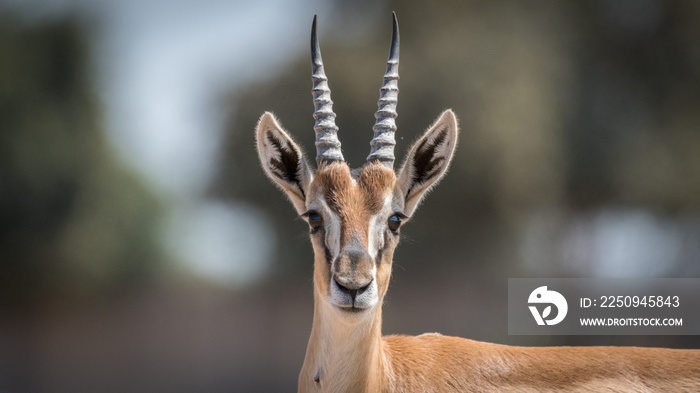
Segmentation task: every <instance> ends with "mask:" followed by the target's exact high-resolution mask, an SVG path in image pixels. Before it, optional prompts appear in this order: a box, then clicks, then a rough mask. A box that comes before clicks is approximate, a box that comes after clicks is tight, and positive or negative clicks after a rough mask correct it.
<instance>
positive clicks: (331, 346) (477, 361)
mask: <svg viewBox="0 0 700 393" xmlns="http://www.w3.org/2000/svg"><path fill="white" fill-rule="evenodd" d="M257 138H258V150H259V154H260V158H261V162H262V163H263V166H264V167H265V171H266V173H267V174H268V176H269V177H270V178H271V179H272V180H273V181H275V182H276V183H277V184H278V185H280V187H281V188H282V189H283V190H284V191H285V192H286V193H287V195H288V196H289V197H290V199H291V200H292V202H293V203H294V204H295V207H296V208H297V211H299V213H300V214H302V213H303V212H304V211H306V209H312V210H318V211H317V213H320V214H322V215H323V220H324V226H323V227H322V230H321V229H319V231H317V232H315V234H312V236H311V239H312V244H313V247H314V317H313V326H312V329H311V336H310V338H309V344H308V347H307V351H306V357H305V359H304V365H303V366H302V369H301V373H300V374H299V392H372V393H374V392H387V393H388V392H505V393H515V392H518V393H532V392H639V393H642V392H644V393H647V392H663V393H675V392H700V351H698V350H678V349H659V348H635V347H550V348H546V347H545V348H526V347H512V346H504V345H496V344H488V343H482V342H477V341H472V340H467V339H463V338H457V337H447V336H442V335H439V334H435V333H433V334H424V335H421V336H417V337H408V336H387V337H382V334H381V333H382V332H381V326H382V302H383V299H384V296H385V295H386V292H387V289H388V286H389V281H390V277H391V268H392V262H393V254H394V249H395V248H396V246H397V245H398V239H399V237H398V235H397V234H396V233H392V232H391V231H389V230H388V229H387V228H388V224H387V220H388V219H389V217H391V216H392V215H394V214H396V213H397V212H398V213H403V214H405V215H406V216H410V215H411V214H412V213H413V210H414V209H415V208H416V206H417V204H418V203H419V201H420V200H421V198H422V196H423V194H424V193H425V192H426V190H429V189H430V188H431V187H432V186H433V185H435V184H436V183H437V182H438V181H439V180H440V178H441V177H442V176H443V175H444V173H445V171H446V169H447V166H448V165H449V161H450V160H451V158H452V154H453V151H454V147H455V144H456V141H457V121H456V118H455V116H454V114H453V113H452V112H451V111H446V112H444V113H443V115H442V116H441V117H440V119H439V120H438V121H437V122H436V123H435V124H434V125H433V126H432V127H431V128H430V129H429V130H428V131H427V132H426V133H425V134H424V135H423V137H421V138H420V139H419V140H418V141H417V142H416V144H415V145H414V147H413V148H412V149H411V150H410V152H409V156H408V158H407V160H406V163H405V164H404V167H403V168H402V170H401V175H400V177H399V179H397V177H396V175H395V173H394V171H393V170H391V169H388V168H387V167H385V166H383V165H381V164H375V163H368V164H366V165H365V166H364V167H362V168H360V169H358V170H355V171H351V170H350V168H349V167H348V166H347V164H345V163H339V162H335V163H332V164H324V165H323V166H322V167H321V168H319V169H318V171H317V172H316V173H315V174H312V173H311V172H310V171H309V170H308V167H307V165H306V161H305V160H304V159H303V157H302V156H301V149H299V147H298V146H297V145H296V144H295V143H294V142H293V141H292V140H291V138H290V137H289V136H288V135H287V133H286V132H284V130H282V129H281V127H280V126H279V125H278V124H277V122H275V121H274V118H273V117H272V115H266V116H264V117H263V119H261V121H260V125H259V127H258V133H257ZM268 142H269V143H268ZM273 142H274V143H273ZM280 149H282V150H284V151H280ZM283 154H284V155H283ZM281 157H284V158H285V159H284V160H282V159H281ZM277 158H279V159H277ZM297 158H298V160H297ZM275 159H277V161H275ZM284 163H286V164H285V165H288V166H282V164H284ZM290 168H291V169H293V170H290ZM420 173H423V174H425V176H424V177H422V178H421V176H419V174H420ZM290 179H291V180H290ZM302 195H305V199H302V198H301V196H302ZM334 226H339V228H335V227H334ZM329 243H332V244H330V245H329ZM331 245H332V246H334V247H335V248H336V249H337V255H329V252H328V250H329V248H330V246H331ZM358 250H359V251H358ZM373 253H374V255H372V254H373ZM329 258H330V259H329ZM339 277H340V278H342V280H341V281H343V283H340V281H338V279H339ZM367 283H371V284H372V285H375V286H376V289H367V291H365V293H366V294H368V293H371V295H372V296H373V297H372V298H371V299H373V300H374V302H366V303H365V305H366V306H364V308H360V309H358V310H357V311H355V312H350V311H347V308H348V307H347V303H343V301H344V300H343V299H345V300H347V299H348V296H350V295H348V294H347V293H344V292H343V291H342V290H339V289H338V288H340V287H338V286H337V285H338V284H341V285H342V286H344V287H345V288H346V290H348V289H350V288H351V287H350V286H348V285H354V284H357V285H356V286H353V287H352V288H355V289H359V288H361V287H362V286H363V285H365V284H367ZM366 288H370V286H369V285H368V286H367V287H366ZM372 291H374V292H372ZM348 293H349V292H348ZM339 296H340V298H341V300H340V303H338V300H337V298H338V297H339ZM343 296H345V297H343ZM358 296H359V295H358ZM365 299H367V297H366V298H365ZM355 301H356V299H355V297H353V298H352V307H355ZM334 302H335V303H334ZM358 304H359V303H358Z"/></svg>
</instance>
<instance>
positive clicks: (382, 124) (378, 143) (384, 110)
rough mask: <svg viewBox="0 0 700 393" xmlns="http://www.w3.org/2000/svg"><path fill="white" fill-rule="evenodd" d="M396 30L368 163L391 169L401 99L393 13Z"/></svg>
mask: <svg viewBox="0 0 700 393" xmlns="http://www.w3.org/2000/svg"><path fill="white" fill-rule="evenodd" d="M392 16H393V20H394V28H393V32H392V34H391V48H390V49H389V60H387V64H386V73H385V74H384V82H383V83H382V87H381V89H379V101H378V102H377V105H378V107H379V109H378V110H377V112H376V113H375V114H374V117H375V118H376V119H377V121H376V122H375V123H374V126H373V127H372V131H374V137H373V138H372V142H370V146H371V150H370V153H369V156H368V157H367V162H372V161H380V162H381V163H382V164H384V165H385V166H387V167H389V168H393V167H394V146H396V139H394V133H395V132H396V121H395V119H396V116H398V113H396V104H397V103H398V97H399V22H398V21H397V20H396V13H395V12H392Z"/></svg>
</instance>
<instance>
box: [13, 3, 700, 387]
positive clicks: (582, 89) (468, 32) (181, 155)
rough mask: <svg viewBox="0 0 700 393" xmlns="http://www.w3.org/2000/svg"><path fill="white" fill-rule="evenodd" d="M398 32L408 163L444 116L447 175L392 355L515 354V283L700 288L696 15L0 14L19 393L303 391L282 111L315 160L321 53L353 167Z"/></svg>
mask: <svg viewBox="0 0 700 393" xmlns="http://www.w3.org/2000/svg"><path fill="white" fill-rule="evenodd" d="M392 10H395V11H396V13H397V15H398V18H399V21H400V24H401V39H402V48H401V49H402V50H401V69H400V71H401V82H400V87H401V95H400V102H399V106H398V111H399V117H398V119H397V123H398V126H399V131H398V133H397V142H398V146H397V153H400V154H401V155H400V157H401V156H402V154H403V153H404V152H405V151H406V150H407V149H408V147H409V146H410V143H411V142H412V141H413V140H415V139H416V138H417V136H418V135H419V134H420V133H421V132H422V131H423V130H424V129H425V128H426V127H427V126H428V125H429V124H430V123H431V122H432V121H433V120H434V119H435V118H436V117H437V115H438V114H439V113H440V112H441V111H442V110H443V109H445V108H453V110H454V111H455V112H456V113H457V115H458V116H459V118H460V120H461V141H460V145H459V146H458V149H457V153H456V157H455V160H454V162H453V165H452V168H451V170H450V173H449V175H448V176H447V177H446V178H445V180H444V181H443V182H442V183H441V185H440V186H439V187H438V188H437V189H436V190H435V191H434V192H433V193H431V195H429V196H428V198H427V199H426V201H425V203H424V205H423V206H422V207H421V208H420V209H419V210H418V212H417V214H416V215H415V216H414V219H413V220H412V222H411V223H410V225H408V226H407V227H406V228H404V230H403V234H402V236H403V239H402V244H401V245H400V246H399V248H398V250H397V253H396V256H395V262H394V275H393V282H392V286H391V288H390V290H389V293H388V295H387V299H386V305H385V308H384V312H385V315H384V320H385V322H384V332H385V333H386V334H391V333H405V334H419V333H423V332H433V331H439V332H441V333H443V334H449V335H457V336H462V337H469V338H473V339H477V340H486V341H492V342H498V343H505V344H514V345H641V346H668V347H686V348H700V338H698V337H697V336H653V337H646V336H609V337H608V336H554V337H541V336H538V337H534V336H533V337H530V336H508V334H507V315H506V312H507V307H506V301H507V279H508V277H700V111H699V110H698V108H700V46H699V45H697V38H698V37H700V3H698V2H689V1H660V0H596V1H567V2H551V1H550V2H539V1H535V2H521V1H517V0H505V1H498V2H492V1H439V2H438V1H435V2H430V3H428V2H421V1H402V2H400V3H399V2H398V1H393V2H392V1H354V2H348V1H340V0H337V1H321V0H301V1H284V0H270V1H258V2H255V3H253V2H244V1H224V0H200V1H195V0H175V1H172V0H149V1H143V0H121V1H109V0H54V1H40V0H2V1H1V2H0V128H1V130H0V392H13V393H29V392H124V391H127V392H160V391H163V392H193V391H207V392H238V391H256V392H264V391H269V392H281V391H294V390H295V389H296V379H297V374H298V371H299V369H300V367H301V364H302V361H303V357H304V353H305V348H306V342H307V339H308V336H309V332H310V329H311V318H312V303H313V298H312V281H311V276H312V252H311V246H310V244H309V242H308V240H307V231H308V230H307V226H306V224H305V223H304V222H303V221H302V220H300V219H298V218H297V217H296V214H295V212H294V210H293V208H292V206H291V204H290V203H288V202H287V201H286V200H285V197H284V196H283V195H282V193H281V192H279V191H278V190H277V189H276V188H275V187H274V186H273V185H272V184H271V183H270V181H268V180H267V178H266V177H265V176H264V174H263V171H262V170H261V169H260V167H259V164H258V160H257V155H256V152H255V148H254V138H253V130H254V126H255V123H256V121H257V119H258V117H259V116H260V115H261V114H262V113H263V111H265V110H271V111H273V112H274V113H275V114H276V115H277V116H278V117H279V118H280V119H281V121H282V123H283V125H284V126H285V127H286V128H287V129H288V130H289V131H290V132H291V133H292V134H293V135H294V136H295V137H296V139H297V141H299V142H300V143H301V144H302V145H304V146H305V147H306V149H307V151H309V153H310V154H309V157H310V158H311V161H313V155H314V151H313V141H314V134H313V132H312V126H313V118H312V116H311V114H312V111H313V106H312V102H311V93H310V89H311V78H310V68H311V67H310V64H309V53H308V42H309V31H310V26H311V20H312V17H313V15H314V14H318V15H319V29H320V41H321V47H322V49H323V56H324V62H325V65H326V73H327V75H328V76H329V78H330V86H331V88H332V90H333V99H334V101H335V103H336V105H335V111H336V112H337V114H338V118H337V123H338V125H339V127H340V138H341V140H342V143H343V148H344V154H345V157H346V158H347V160H348V161H349V163H350V164H351V166H359V165H361V164H362V163H363V162H364V159H365V157H366V155H367V154H368V152H369V141H370V139H371V135H372V133H371V126H372V124H373V123H374V118H373V113H374V112H375V111H376V100H377V98H378V89H379V86H380V85H381V79H382V75H383V72H384V69H385V64H386V58H387V55H388V48H389V40H390V36H391V22H390V21H391V17H390V15H391V11H392Z"/></svg>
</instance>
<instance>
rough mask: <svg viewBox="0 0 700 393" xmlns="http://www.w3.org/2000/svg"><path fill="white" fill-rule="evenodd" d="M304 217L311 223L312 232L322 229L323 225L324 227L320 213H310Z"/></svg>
mask: <svg viewBox="0 0 700 393" xmlns="http://www.w3.org/2000/svg"><path fill="white" fill-rule="evenodd" d="M304 216H305V217H306V220H307V221H308V222H309V226H310V227H311V232H315V231H317V230H319V229H320V228H321V225H323V218H322V217H321V215H320V214H318V212H315V211H310V212H308V213H305V214H304Z"/></svg>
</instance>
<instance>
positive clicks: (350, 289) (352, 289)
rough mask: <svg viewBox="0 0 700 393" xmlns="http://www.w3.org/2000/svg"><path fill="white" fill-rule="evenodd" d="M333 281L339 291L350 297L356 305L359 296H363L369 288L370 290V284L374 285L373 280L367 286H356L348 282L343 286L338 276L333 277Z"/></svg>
mask: <svg viewBox="0 0 700 393" xmlns="http://www.w3.org/2000/svg"><path fill="white" fill-rule="evenodd" d="M333 281H335V283H336V284H337V285H338V289H340V290H341V291H342V292H345V293H347V294H348V295H350V297H351V298H352V302H353V303H355V298H356V297H357V295H361V294H362V293H363V292H364V291H366V290H367V288H369V286H370V284H372V281H371V280H370V282H368V283H367V284H365V285H362V284H355V283H352V282H346V283H344V284H341V283H340V281H338V277H337V276H335V277H333Z"/></svg>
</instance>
